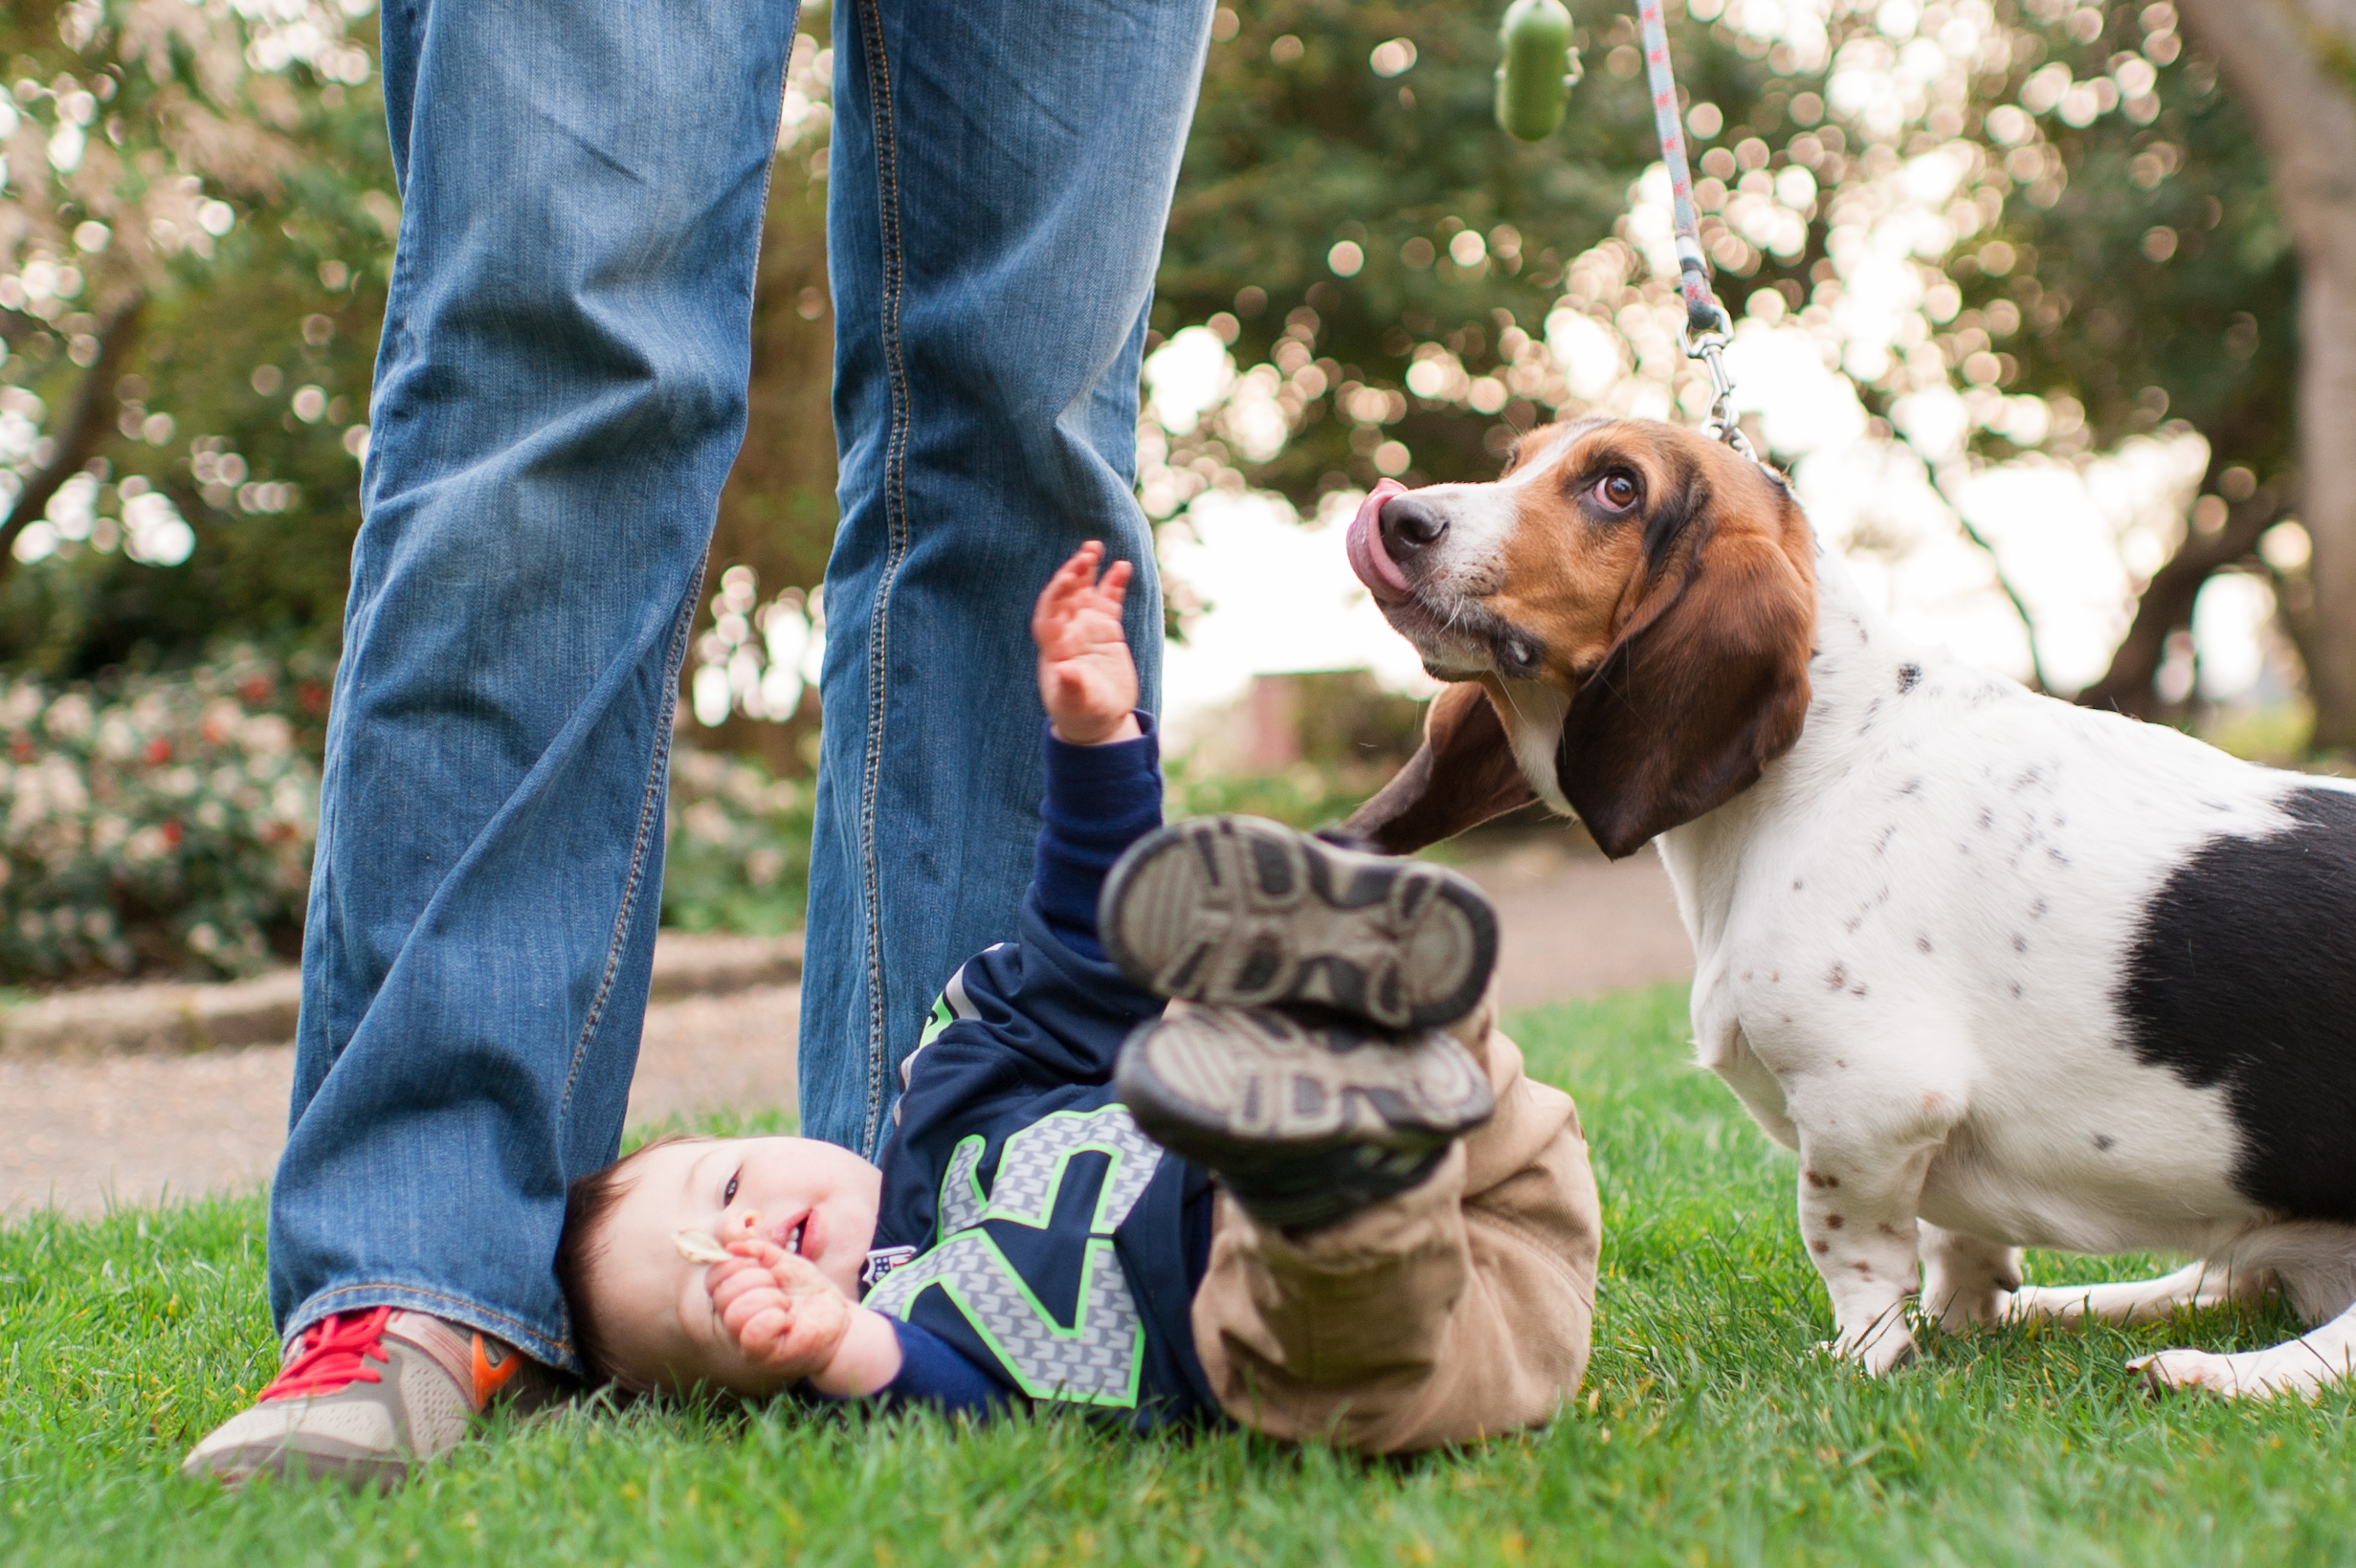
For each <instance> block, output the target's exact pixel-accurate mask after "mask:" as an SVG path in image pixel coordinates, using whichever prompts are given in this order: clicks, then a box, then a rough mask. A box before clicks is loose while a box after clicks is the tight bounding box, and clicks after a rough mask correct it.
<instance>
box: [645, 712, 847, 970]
mask: <svg viewBox="0 0 2356 1568" xmlns="http://www.w3.org/2000/svg"><path fill="white" fill-rule="evenodd" d="M814 793H815V792H814V790H813V789H812V788H811V784H809V783H808V782H807V781H802V780H794V779H777V778H773V777H771V776H770V774H769V771H768V769H767V767H766V766H764V765H763V764H762V763H761V762H759V761H758V760H757V759H754V758H750V757H728V756H723V755H720V754H716V753H712V752H706V751H698V750H696V749H695V748H693V747H691V746H685V745H680V746H677V747H675V748H674V749H673V751H672V754H671V794H670V803H669V809H668V810H667V812H666V813H665V814H664V817H663V830H664V834H665V848H664V851H663V875H662V923H663V924H665V925H667V926H676V927H678V929H680V930H682V931H738V932H745V933H747V934H750V935H754V936H764V937H770V936H777V935H780V934H782V933H784V932H788V931H798V930H800V929H801V925H802V911H803V909H804V908H805V907H806V906H807V905H808V904H809V902H810V827H811V806H812V804H813V796H814Z"/></svg>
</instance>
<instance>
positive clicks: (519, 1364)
mask: <svg viewBox="0 0 2356 1568" xmlns="http://www.w3.org/2000/svg"><path fill="white" fill-rule="evenodd" d="M474 1340H475V1408H476V1409H478V1410H479V1409H481V1408H482V1407H483V1406H484V1405H486V1404H488V1403H490V1402H491V1396H492V1395H494V1394H496V1393H498V1392H499V1391H500V1389H501V1388H504V1387H505V1386H507V1380H509V1379H510V1378H513V1377H514V1376H515V1375H516V1374H517V1373H519V1372H521V1371H522V1370H523V1353H522V1351H520V1350H510V1351H509V1352H508V1353H507V1358H506V1359H505V1360H503V1361H501V1362H500V1364H499V1365H497V1366H493V1365H492V1364H491V1358H489V1357H487V1356H485V1355H484V1354H483V1353H482V1336H481V1335H479V1334H478V1335H476V1336H474Z"/></svg>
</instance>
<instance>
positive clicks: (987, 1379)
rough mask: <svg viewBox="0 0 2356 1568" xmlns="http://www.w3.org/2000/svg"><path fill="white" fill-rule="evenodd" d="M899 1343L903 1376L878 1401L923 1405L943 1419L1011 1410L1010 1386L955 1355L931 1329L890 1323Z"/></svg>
mask: <svg viewBox="0 0 2356 1568" xmlns="http://www.w3.org/2000/svg"><path fill="white" fill-rule="evenodd" d="M892 1332H893V1334H895V1335H897V1336H899V1338H900V1375H899V1376H897V1377H895V1378H894V1379H893V1380H891V1381H890V1382H888V1383H885V1384H884V1385H883V1386H882V1387H881V1388H878V1390H876V1394H877V1396H878V1398H881V1399H888V1400H892V1401H895V1402H900V1403H906V1404H922V1405H927V1406H930V1407H931V1408H932V1409H935V1410H939V1411H941V1412H942V1413H944V1414H945V1415H957V1414H959V1413H961V1412H962V1413H964V1414H967V1415H971V1416H975V1417H986V1416H993V1415H996V1414H998V1413H999V1412H1000V1411H1002V1410H1004V1409H1005V1408H1006V1406H1007V1391H1006V1385H1005V1384H1003V1383H1001V1382H999V1381H998V1380H996V1379H994V1378H992V1377H991V1376H990V1375H989V1373H987V1372H984V1371H983V1370H982V1369H981V1368H980V1367H978V1366H976V1365H974V1364H973V1363H972V1362H971V1361H968V1360H967V1359H966V1358H964V1357H963V1356H960V1355H959V1354H957V1351H956V1349H955V1348H954V1347H952V1346H951V1345H950V1344H949V1342H948V1341H947V1340H946V1339H944V1338H942V1337H941V1336H939V1335H937V1334H935V1333H933V1332H932V1330H930V1329H922V1328H919V1327H917V1325H915V1324H914V1323H908V1322H903V1321H901V1320H900V1318H897V1317H895V1318H893V1319H892Z"/></svg>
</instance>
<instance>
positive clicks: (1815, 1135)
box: [1798, 1092, 1962, 1377]
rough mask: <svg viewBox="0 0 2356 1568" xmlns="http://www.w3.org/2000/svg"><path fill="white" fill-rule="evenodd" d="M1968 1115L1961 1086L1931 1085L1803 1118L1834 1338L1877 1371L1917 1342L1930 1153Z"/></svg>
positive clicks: (1812, 1243)
mask: <svg viewBox="0 0 2356 1568" xmlns="http://www.w3.org/2000/svg"><path fill="white" fill-rule="evenodd" d="M1877 1109H1878V1110H1880V1111H1881V1112H1882V1114H1879V1115H1876V1114H1874V1113H1875V1112H1876V1110H1877ZM1892 1113H1895V1114H1892ZM1961 1115H1962V1105H1961V1102H1960V1100H1958V1099H1957V1098H1956V1097H1955V1096H1952V1095H1947V1094H1943V1093H1936V1092H1931V1093H1923V1094H1922V1095H1921V1096H1920V1098H1919V1100H1918V1101H1917V1102H1916V1103H1915V1104H1914V1105H1913V1106H1911V1107H1908V1108H1904V1109H1900V1108H1894V1107H1885V1108H1875V1107H1860V1106H1856V1105H1855V1104H1850V1105H1842V1106H1840V1107H1838V1108H1837V1109H1836V1110H1834V1112H1833V1113H1832V1114H1831V1115H1825V1116H1822V1117H1815V1116H1810V1115H1805V1114H1804V1115H1801V1116H1800V1117H1799V1118H1798V1120H1799V1125H1800V1184H1799V1192H1800V1235H1801V1236H1802V1237H1803V1238H1804V1239H1805V1240H1806V1242H1807V1244H1808V1255H1809V1257H1810V1258H1811V1260H1813V1262H1814V1263H1815V1265H1816V1272H1818V1273H1819V1274H1822V1275H1823V1276H1824V1285H1825V1290H1826V1291H1827V1292H1830V1294H1831V1295H1832V1297H1833V1321H1834V1324H1835V1325H1836V1326H1837V1327H1838V1329H1839V1336H1838V1337H1837V1338H1836V1339H1834V1342H1833V1345H1832V1347H1831V1348H1832V1349H1833V1350H1834V1352H1835V1353H1836V1354H1838V1355H1841V1356H1843V1357H1846V1358H1849V1359H1851V1360H1853V1361H1855V1362H1856V1363H1857V1365H1858V1366H1860V1367H1862V1368H1863V1369H1864V1370H1865V1371H1867V1372H1869V1373H1872V1374H1874V1375H1875V1376H1877V1377H1878V1376H1879V1375H1880V1374H1882V1373H1884V1372H1887V1371H1889V1370H1890V1369H1891V1368H1893V1367H1895V1366H1897V1365H1899V1364H1900V1362H1901V1361H1903V1360H1905V1359H1906V1358H1907V1357H1908V1356H1910V1355H1911V1354H1913V1351H1914V1334H1913V1331H1912V1330H1910V1329H1909V1328H1908V1327H1907V1325H1906V1313H1905V1305H1906V1297H1907V1296H1908V1295H1909V1294H1911V1293H1912V1292H1913V1291H1914V1289H1915V1282H1916V1274H1915V1260H1916V1256H1917V1248H1918V1247H1919V1245H1920V1237H1919V1234H1918V1230H1917V1226H1916V1220H1915V1213H1916V1209H1917V1208H1918V1206H1919V1204H1920V1201H1921V1199H1922V1194H1923V1176H1924V1174H1925V1173H1926V1172H1927V1171H1928V1170H1929V1168H1930V1161H1931V1156H1932V1155H1933V1154H1934V1153H1936V1152H1937V1150H1938V1147H1939V1145H1940V1143H1941V1142H1942V1141H1943V1140H1944V1139H1945V1137H1946V1133H1947V1130H1948V1129H1949V1128H1950V1127H1952V1126H1953V1125H1954V1123H1955V1121H1956V1120H1957V1119H1958V1118H1959V1117H1960V1116H1961Z"/></svg>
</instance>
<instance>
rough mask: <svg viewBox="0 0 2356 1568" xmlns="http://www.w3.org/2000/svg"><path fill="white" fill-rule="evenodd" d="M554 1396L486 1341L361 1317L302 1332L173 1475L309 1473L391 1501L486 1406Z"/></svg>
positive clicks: (548, 1376) (227, 1478)
mask: <svg viewBox="0 0 2356 1568" xmlns="http://www.w3.org/2000/svg"><path fill="white" fill-rule="evenodd" d="M560 1387H561V1384H560V1382H559V1380H558V1378H557V1375H556V1374H554V1373H552V1372H549V1371H548V1370H547V1369H546V1368H545V1367H542V1366H540V1365H539V1363H537V1362H535V1361H533V1360H531V1359H530V1358H527V1357H525V1356H524V1355H523V1354H522V1352H521V1351H518V1350H515V1349H513V1348H512V1347H510V1346H507V1345H504V1344H502V1343H500V1341H499V1340H497V1339H494V1338H492V1337H491V1336H489V1335H486V1334H481V1333H478V1332H476V1331H475V1330H473V1329H469V1328H467V1327H465V1326H464V1325H463V1324H457V1323H449V1322H445V1321H443V1320H442V1319H441V1318H438V1317H431V1316H428V1315H427V1314H424V1313H415V1312H398V1311H395V1310H394V1309H392V1308H390V1307H373V1308H366V1309H363V1310H362V1311H359V1312H351V1313H344V1314H336V1315H331V1316H328V1317H322V1318H321V1319H320V1320H319V1321H318V1322H316V1323H314V1324H312V1325H311V1326H310V1327H309V1328H308V1329H306V1330H304V1331H303V1333H302V1335H301V1336H300V1337H299V1338H298V1339H296V1340H295V1341H293V1342H292V1343H290V1344H289V1345H288V1346H287V1347H286V1360H285V1364H284V1365H283V1366H282V1367H281V1368H280V1369H279V1371H278V1377H277V1379H276V1380H273V1381H272V1382H271V1384H270V1386H269V1387H267V1388H265V1389H263V1390H262V1391H261V1394H260V1396H259V1398H258V1399H257V1400H256V1402H255V1403H254V1404H253V1405H252V1406H250V1407H249V1408H247V1409H245V1410H243V1411H241V1412H239V1413H238V1414H236V1415H234V1416H232V1417H231V1418H230V1419H229V1420H227V1421H225V1422H223V1423H222V1424H220V1425H219V1426H216V1427H214V1428H213V1430H212V1432H211V1434H210V1435H209V1436H207V1437H206V1438H205V1440H204V1441H203V1442H201V1443H199V1444H198V1445H197V1446H196V1447H194V1448H193V1449H191V1450H189V1456H188V1458H187V1459H186V1460H185V1461H184V1462H182V1464H181V1467H180V1469H181V1472H182V1473H183V1474H186V1475H210V1476H211V1477H212V1478H213V1479H215V1480H217V1481H221V1482H224V1483H226V1484H228V1485H230V1486H236V1485H239V1484H240V1483H242V1482H245V1481H248V1480H250V1479H252V1478H253V1477H254V1476H256V1475H262V1474H269V1475H273V1476H277V1477H278V1478H280V1479H284V1478H286V1477H288V1476H297V1475H307V1476H311V1477H314V1478H327V1477H333V1478H335V1479H337V1480H341V1481H343V1482H345V1484H346V1485H348V1486H350V1487H352V1488H353V1489H354V1490H360V1489H364V1488H374V1489H376V1490H378V1491H390V1490H391V1489H392V1488H394V1487H397V1486H399V1485H400V1484H401V1483H402V1482H404V1481H406V1480H408V1479H409V1475H410V1471H411V1469H413V1468H414V1467H415V1466H417V1465H420V1464H423V1463H425V1462H426V1461H428V1460H432V1459H438V1458H440V1457H441V1456H442V1455H443V1454H445V1453H447V1452H449V1451H450V1450H451V1449H452V1448H454V1447H457V1445H458V1441H459V1440H460V1439H461V1438H463V1437H464V1436H465V1435H466V1429H467V1425H468V1424H469V1423H471V1422H472V1421H473V1420H474V1418H475V1417H477V1416H478V1415H480V1414H481V1413H482V1410H483V1407H484V1406H485V1405H487V1404H488V1403H490V1402H491V1401H492V1400H493V1399H494V1398H495V1397H496V1398H498V1399H500V1400H503V1401H516V1402H520V1403H521V1404H522V1406H523V1407H525V1408H529V1407H532V1406H534V1405H537V1404H539V1403H542V1402H546V1401H548V1400H550V1399H552V1398H554V1397H555V1396H556V1395H557V1393H558V1392H559V1390H560Z"/></svg>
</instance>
